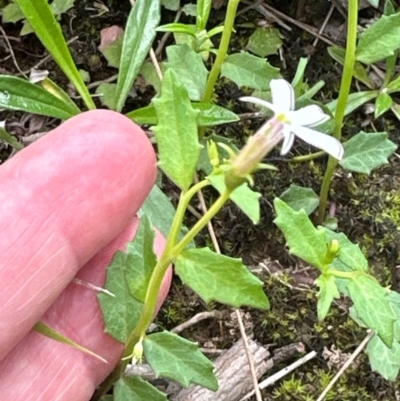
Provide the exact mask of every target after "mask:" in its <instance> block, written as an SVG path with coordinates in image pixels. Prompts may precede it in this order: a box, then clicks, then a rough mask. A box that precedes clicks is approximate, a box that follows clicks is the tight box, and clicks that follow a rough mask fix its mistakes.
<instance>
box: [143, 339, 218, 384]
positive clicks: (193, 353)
mask: <svg viewBox="0 0 400 401" xmlns="http://www.w3.org/2000/svg"><path fill="white" fill-rule="evenodd" d="M143 348H144V354H145V357H146V360H147V361H148V362H149V364H150V366H151V367H152V368H153V370H154V372H155V373H156V375H157V376H162V377H168V378H170V379H173V380H176V381H177V382H178V383H181V384H182V385H183V386H185V387H188V386H189V384H191V383H196V384H199V385H200V386H203V387H206V388H208V389H210V390H214V391H215V390H217V389H218V382H217V379H216V377H215V375H214V374H213V364H212V363H211V361H210V360H208V359H207V358H206V357H205V356H204V355H203V354H202V353H201V351H200V349H199V347H198V345H197V344H196V343H193V342H190V341H188V340H185V339H184V338H182V337H179V336H177V335H176V334H173V333H169V332H167V331H164V332H163V333H156V334H151V335H149V336H147V337H145V339H144V342H143Z"/></svg>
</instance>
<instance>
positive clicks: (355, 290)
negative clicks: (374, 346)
mask: <svg viewBox="0 0 400 401" xmlns="http://www.w3.org/2000/svg"><path fill="white" fill-rule="evenodd" d="M347 290H348V291H349V295H350V298H351V300H352V301H353V303H354V308H355V310H356V312H357V316H358V317H359V318H360V319H361V320H362V321H363V322H364V323H365V324H366V325H367V326H368V327H369V328H371V329H372V330H374V331H375V333H376V334H378V335H379V337H380V338H381V339H382V341H383V342H384V343H385V344H386V345H387V346H388V347H391V346H392V344H393V336H394V327H393V323H394V321H395V320H396V318H395V316H394V314H393V312H392V309H391V307H390V304H389V300H388V297H387V295H388V291H387V290H386V289H384V288H382V287H381V286H380V285H379V283H378V282H377V281H376V279H375V278H374V277H372V276H370V275H368V274H365V273H360V274H359V275H357V276H356V277H355V278H354V279H353V280H350V282H349V284H348V285H347Z"/></svg>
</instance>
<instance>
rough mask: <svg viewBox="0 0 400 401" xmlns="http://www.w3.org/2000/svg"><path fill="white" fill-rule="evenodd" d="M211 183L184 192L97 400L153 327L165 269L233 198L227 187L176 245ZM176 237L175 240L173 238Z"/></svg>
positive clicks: (200, 184)
mask: <svg viewBox="0 0 400 401" xmlns="http://www.w3.org/2000/svg"><path fill="white" fill-rule="evenodd" d="M206 185H209V181H208V180H203V181H200V182H199V183H198V184H196V185H194V186H193V187H192V188H190V189H189V191H187V192H186V193H185V194H183V195H182V196H181V199H180V201H179V205H178V208H177V212H176V214H175V217H174V222H173V223H172V226H171V231H170V234H169V236H168V241H167V246H166V248H165V250H164V252H163V255H162V256H161V257H160V259H159V260H158V262H157V264H156V266H155V268H154V270H153V273H152V275H151V278H150V281H149V285H148V287H147V293H146V297H145V301H144V305H143V309H142V312H141V314H140V317H139V321H138V323H137V325H136V327H135V330H134V331H133V332H132V333H131V335H130V336H129V338H128V340H127V341H126V344H125V349H124V352H123V354H122V357H121V360H120V362H119V363H118V365H117V367H116V368H115V369H114V371H113V372H112V373H111V374H110V376H108V378H107V379H106V380H105V381H104V383H103V384H102V385H101V387H100V388H99V389H98V390H97V391H96V393H95V395H94V396H93V400H94V401H95V400H98V399H99V398H100V397H101V395H103V394H105V393H106V392H107V391H108V390H109V389H110V388H111V386H112V385H113V384H114V383H115V381H117V380H118V378H119V377H120V376H121V375H122V374H123V372H124V371H125V368H126V366H127V364H128V362H129V359H130V357H131V356H132V353H133V348H134V346H135V345H136V343H137V342H138V341H139V340H140V338H142V337H143V336H144V335H145V332H146V330H147V328H148V327H149V325H150V323H151V321H152V320H153V317H154V312H155V309H156V305H157V299H158V292H159V289H160V287H161V283H162V280H163V278H164V275H165V272H166V271H167V269H168V266H170V264H171V263H172V262H173V261H174V260H175V259H176V257H177V256H178V255H179V253H180V252H182V251H183V249H185V247H186V246H187V245H188V244H189V242H190V241H192V240H193V238H194V237H195V236H196V235H197V234H198V233H199V232H200V230H202V229H203V228H204V227H205V226H206V225H207V223H208V222H209V221H210V220H211V219H212V218H213V217H214V216H215V215H216V214H217V213H218V212H219V210H220V209H221V208H222V207H223V205H224V204H225V202H226V201H227V200H228V199H229V196H230V194H231V193H232V191H230V190H225V192H223V193H222V194H221V195H220V196H219V198H218V199H217V200H216V201H215V203H214V204H213V205H212V206H211V207H210V209H209V210H208V211H207V213H205V214H204V215H203V216H202V218H201V219H200V220H199V221H198V222H197V223H196V224H195V225H194V226H193V227H192V229H191V230H190V231H189V232H188V233H187V234H186V235H185V236H184V237H183V238H182V240H181V241H180V242H179V243H178V244H176V245H175V241H176V240H177V238H178V234H179V229H180V227H181V225H182V220H183V216H184V213H185V210H186V208H187V205H188V204H189V201H190V199H191V198H192V197H193V195H194V194H195V193H196V192H197V191H198V190H200V189H201V188H203V187H205V186H206ZM172 241H174V242H172Z"/></svg>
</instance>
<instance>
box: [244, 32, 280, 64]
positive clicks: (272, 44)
mask: <svg viewBox="0 0 400 401" xmlns="http://www.w3.org/2000/svg"><path fill="white" fill-rule="evenodd" d="M282 43H283V42H282V39H281V35H280V33H279V29H277V28H257V29H256V30H255V31H254V32H253V33H252V34H251V36H250V38H249V43H248V45H247V49H248V50H250V51H251V52H252V53H254V54H256V55H257V56H260V57H266V56H269V55H271V54H276V53H277V52H278V49H279V48H280V47H281V46H282Z"/></svg>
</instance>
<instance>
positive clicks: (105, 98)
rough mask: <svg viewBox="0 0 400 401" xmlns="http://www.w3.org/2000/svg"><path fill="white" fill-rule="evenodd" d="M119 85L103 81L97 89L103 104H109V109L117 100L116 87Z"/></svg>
mask: <svg viewBox="0 0 400 401" xmlns="http://www.w3.org/2000/svg"><path fill="white" fill-rule="evenodd" d="M116 87H117V85H116V84H108V83H105V82H103V83H101V84H100V85H99V86H98V87H97V89H96V94H97V95H99V96H100V102H101V104H102V105H104V106H107V107H108V108H109V109H112V108H113V107H114V105H115V102H116V99H117V98H116V97H115V96H116V92H115V88H116Z"/></svg>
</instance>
